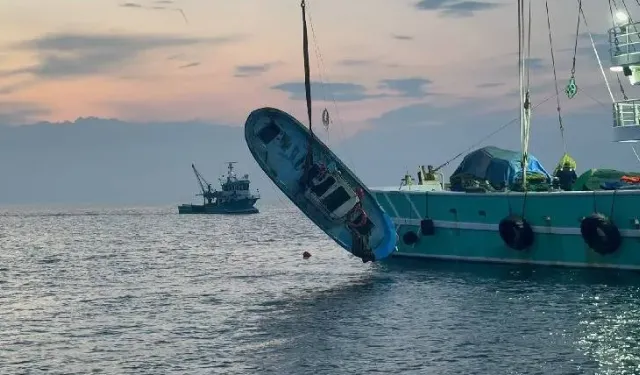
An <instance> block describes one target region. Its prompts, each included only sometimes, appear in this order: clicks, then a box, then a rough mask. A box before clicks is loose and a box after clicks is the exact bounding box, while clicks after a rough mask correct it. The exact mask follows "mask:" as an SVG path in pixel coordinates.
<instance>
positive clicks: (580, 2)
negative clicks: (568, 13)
mask: <svg viewBox="0 0 640 375" xmlns="http://www.w3.org/2000/svg"><path fill="white" fill-rule="evenodd" d="M578 4H579V10H578V11H579V12H580V14H581V15H582V21H583V22H584V27H586V28H587V33H588V34H589V39H590V40H591V48H593V53H595V55H596V59H597V60H598V65H599V66H600V72H601V73H602V77H603V78H604V82H605V83H606V84H607V90H608V91H609V96H610V97H611V101H612V102H613V103H615V102H616V98H615V97H614V96H613V92H612V91H611V85H609V80H608V79H607V74H606V73H605V72H604V68H603V67H602V61H600V55H599V54H598V50H597V49H596V43H595V42H594V41H593V35H591V30H589V24H588V23H587V17H586V16H585V15H584V11H583V10H582V0H578Z"/></svg>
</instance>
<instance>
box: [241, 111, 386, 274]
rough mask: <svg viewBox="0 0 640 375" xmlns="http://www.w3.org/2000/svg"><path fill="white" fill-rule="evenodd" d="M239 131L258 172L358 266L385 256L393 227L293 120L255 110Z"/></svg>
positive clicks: (327, 151)
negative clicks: (338, 245)
mask: <svg viewBox="0 0 640 375" xmlns="http://www.w3.org/2000/svg"><path fill="white" fill-rule="evenodd" d="M244 129H245V140H246V142H247V146H249V150H250V151H251V154H252V155H253V157H254V158H255V160H256V162H257V163H258V165H259V166H260V168H262V170H263V171H264V172H265V173H266V174H267V176H269V178H271V180H272V181H273V182H274V183H275V184H276V186H277V187H278V188H279V189H280V190H281V191H282V192H283V193H285V194H286V195H287V197H288V198H289V199H290V200H291V201H292V202H293V203H294V204H295V205H296V206H298V208H299V209H300V210H301V211H302V212H304V213H305V215H307V217H309V219H311V220H312V221H313V222H314V223H315V224H316V225H317V226H318V227H320V229H322V230H323V231H324V232H325V233H327V234H328V235H329V236H330V237H331V238H333V239H334V240H335V241H336V242H337V243H338V244H340V246H342V247H343V248H345V249H346V250H348V251H349V252H351V253H352V254H353V255H355V256H358V257H360V258H361V259H362V260H363V262H366V261H374V260H380V259H383V258H386V257H387V256H389V255H390V254H391V253H392V252H393V251H394V250H395V246H396V234H395V227H394V225H393V223H392V222H391V218H390V217H389V215H387V214H386V213H385V212H384V211H383V210H382V208H381V207H380V205H379V204H378V203H377V202H376V200H375V198H374V197H373V195H372V194H371V192H369V190H368V189H367V187H366V186H365V185H364V184H363V183H362V182H361V181H360V180H359V179H358V178H357V177H356V176H355V174H353V172H351V171H350V170H349V168H347V167H346V166H345V165H344V163H342V161H340V159H339V158H338V157H337V156H336V155H335V154H334V153H333V152H331V150H330V149H329V148H328V147H327V146H326V145H325V144H324V143H322V141H320V140H319V139H318V138H317V137H316V136H315V135H313V134H311V132H309V131H308V129H307V128H306V127H305V126H303V125H302V124H301V123H300V122H299V121H298V120H296V119H295V118H294V117H293V116H291V115H289V114H288V113H286V112H283V111H281V110H279V109H276V108H260V109H256V110H254V111H253V112H251V114H250V115H249V117H248V118H247V121H246V123H245V128H244ZM309 143H310V144H309ZM310 154H311V155H312V156H309V155H310ZM310 159H312V161H310ZM308 163H309V164H308Z"/></svg>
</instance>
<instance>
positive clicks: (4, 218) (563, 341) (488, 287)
mask: <svg viewBox="0 0 640 375" xmlns="http://www.w3.org/2000/svg"><path fill="white" fill-rule="evenodd" d="M176 211H177V209H176V208H175V207H158V208H124V209H114V208H75V209H70V208H55V209H48V210H44V209H38V210H36V209H17V208H4V209H0V250H1V251H0V288H1V292H0V332H1V335H0V373H6V374H22V373H25V374H26V373H29V374H36V373H47V374H57V373H59V374H87V373H109V374H279V375H284V374H364V373H367V374H369V373H380V374H438V375H443V374H492V375H493V374H632V373H638V372H639V371H640V309H639V302H640V288H639V287H640V282H637V281H636V280H637V279H640V275H638V274H635V273H617V272H584V271H575V270H562V269H549V268H546V269H545V268H527V267H522V266H516V267H512V266H493V265H466V264H453V263H438V262H425V261H422V262H415V261H413V262H408V261H403V262H394V263H391V264H375V265H371V264H363V263H362V262H360V260H359V259H357V258H354V257H351V256H350V255H348V254H347V253H346V252H345V251H344V250H342V249H340V248H338V247H337V246H336V245H334V243H333V242H331V241H330V240H328V239H327V237H326V236H325V235H324V234H322V233H321V232H320V231H319V230H318V229H316V228H315V227H314V226H313V225H312V224H311V223H310V222H309V221H308V220H307V219H306V218H304V217H303V216H302V215H301V214H299V213H298V212H297V210H296V209H294V208H292V207H290V206H286V205H283V204H276V205H273V206H264V207H262V213H261V214H258V215H254V216H248V217H233V216H231V217H224V216H189V215H177V213H176ZM305 250H307V251H310V252H311V253H312V254H313V256H312V258H311V259H309V260H303V259H302V256H301V254H302V252H303V251H305Z"/></svg>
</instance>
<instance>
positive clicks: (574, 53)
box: [547, 0, 582, 78]
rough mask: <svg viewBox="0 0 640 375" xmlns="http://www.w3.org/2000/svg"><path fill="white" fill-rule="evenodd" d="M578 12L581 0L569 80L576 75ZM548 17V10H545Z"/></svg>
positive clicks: (578, 33) (578, 31)
mask: <svg viewBox="0 0 640 375" xmlns="http://www.w3.org/2000/svg"><path fill="white" fill-rule="evenodd" d="M580 12H582V0H578V20H577V22H576V39H575V40H576V41H575V43H574V45H573V63H572V65H571V78H574V76H575V74H576V55H577V54H578V38H579V37H580ZM547 17H548V8H547Z"/></svg>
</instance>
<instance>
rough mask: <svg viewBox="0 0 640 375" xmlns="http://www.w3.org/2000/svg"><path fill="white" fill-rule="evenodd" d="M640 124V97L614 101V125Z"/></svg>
mask: <svg viewBox="0 0 640 375" xmlns="http://www.w3.org/2000/svg"><path fill="white" fill-rule="evenodd" d="M623 126H640V99H628V100H623V101H619V102H616V103H613V127H614V128H618V127H623Z"/></svg>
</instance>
